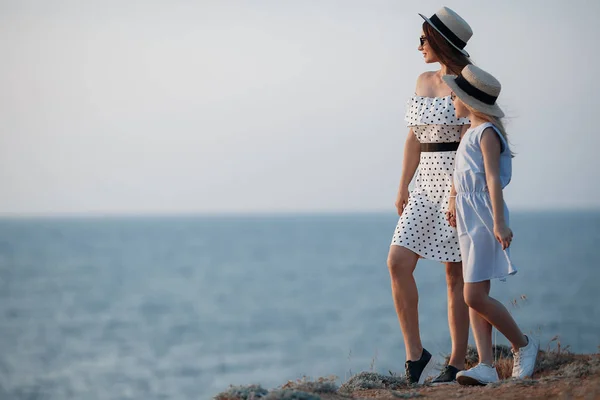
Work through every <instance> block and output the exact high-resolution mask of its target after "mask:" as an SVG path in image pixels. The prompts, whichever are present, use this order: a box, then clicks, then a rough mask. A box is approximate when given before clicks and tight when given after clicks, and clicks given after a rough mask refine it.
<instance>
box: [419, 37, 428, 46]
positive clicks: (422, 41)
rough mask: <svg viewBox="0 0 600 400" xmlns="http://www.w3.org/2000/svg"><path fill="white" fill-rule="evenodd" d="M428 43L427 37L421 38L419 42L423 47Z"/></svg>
mask: <svg viewBox="0 0 600 400" xmlns="http://www.w3.org/2000/svg"><path fill="white" fill-rule="evenodd" d="M426 41H427V38H426V37H425V36H421V37H420V38H419V42H420V43H421V46H423V45H424V44H425V42H426Z"/></svg>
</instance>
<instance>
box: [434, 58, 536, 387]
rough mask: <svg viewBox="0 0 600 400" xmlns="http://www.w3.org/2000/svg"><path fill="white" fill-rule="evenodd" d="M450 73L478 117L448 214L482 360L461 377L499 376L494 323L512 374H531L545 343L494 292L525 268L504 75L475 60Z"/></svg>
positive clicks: (456, 95)
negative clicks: (512, 193)
mask: <svg viewBox="0 0 600 400" xmlns="http://www.w3.org/2000/svg"><path fill="white" fill-rule="evenodd" d="M443 79H444V81H445V82H446V84H447V85H448V86H449V87H450V89H451V90H452V92H453V93H452V101H453V102H454V108H455V109H456V116H457V117H459V118H460V117H466V118H469V120H470V121H471V127H470V128H469V129H468V130H467V131H466V132H465V134H464V136H463V138H462V140H461V142H460V145H459V147H458V150H457V152H456V159H455V166H454V187H453V190H452V192H453V193H452V194H451V199H450V200H451V201H450V203H449V209H448V213H447V218H448V221H449V223H450V225H452V226H456V227H457V230H458V239H459V244H460V253H461V257H462V262H463V277H464V282H465V285H464V298H465V302H466V303H467V305H468V306H469V315H470V319H471V326H472V329H473V335H474V336H475V342H476V344H477V351H478V353H479V364H478V365H477V366H475V367H473V368H471V369H469V370H466V371H461V372H459V373H458V374H457V376H456V379H457V381H458V383H460V384H461V385H485V384H488V383H492V382H496V381H498V373H497V372H496V369H495V368H494V366H493V365H492V363H493V354H492V326H494V327H496V329H498V330H499V331H500V332H501V333H502V334H503V335H504V336H506V338H507V339H508V340H509V341H510V342H511V344H512V347H513V349H512V352H513V358H514V366H513V372H512V376H513V377H514V378H524V377H526V376H531V375H532V374H533V370H534V367H535V360H536V357H537V353H538V348H539V342H538V341H537V339H535V338H534V337H529V336H527V335H524V334H523V333H522V332H521V330H520V329H519V327H518V326H517V324H516V323H515V321H514V320H513V318H512V317H511V315H510V314H509V312H508V310H507V309H506V308H505V307H504V306H503V305H502V304H501V303H500V302H498V301H497V300H495V299H493V298H492V297H490V296H489V293H490V280H491V279H504V278H506V277H507V276H508V275H513V274H515V273H516V272H517V270H516V269H515V267H514V266H513V264H512V262H511V259H510V254H509V250H508V247H509V246H510V243H511V242H512V238H513V233H512V231H511V230H510V228H509V227H508V222H509V220H508V209H507V207H506V204H505V203H504V199H503V197H502V189H503V188H504V187H505V186H506V185H508V183H509V182H510V179H511V173H512V164H511V159H512V154H511V151H510V148H509V146H508V141H507V140H506V132H505V131H504V127H503V125H502V123H501V121H500V118H501V117H502V116H504V113H503V112H502V110H501V109H500V107H498V105H497V104H496V99H497V98H498V95H499V94H500V88H501V86H500V82H498V81H497V80H496V79H495V78H494V77H493V76H491V75H490V74H489V73H487V72H485V71H483V70H481V69H480V68H478V67H476V66H474V65H467V66H466V67H465V68H464V69H463V70H462V72H461V74H460V75H459V76H453V75H446V76H444V77H443ZM455 210H456V213H455Z"/></svg>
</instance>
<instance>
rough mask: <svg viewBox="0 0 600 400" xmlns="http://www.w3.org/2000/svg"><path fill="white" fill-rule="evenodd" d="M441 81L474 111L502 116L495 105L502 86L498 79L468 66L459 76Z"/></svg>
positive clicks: (473, 66)
mask: <svg viewBox="0 0 600 400" xmlns="http://www.w3.org/2000/svg"><path fill="white" fill-rule="evenodd" d="M442 79H443V80H444V82H446V85H448V86H449V87H450V89H452V91H453V92H454V93H455V94H456V96H457V97H458V98H459V99H461V100H462V102H463V103H465V104H466V105H468V106H469V107H471V108H473V109H474V110H477V111H481V112H482V113H484V114H487V115H491V116H494V117H503V116H504V112H503V111H502V110H501V109H500V107H499V106H498V104H496V99H497V98H498V95H500V89H501V88H502V86H501V85H500V82H498V79H496V78H494V77H493V76H492V75H491V74H489V73H487V72H485V71H484V70H482V69H481V68H479V67H477V66H475V65H472V64H469V65H467V66H466V67H465V68H463V70H462V71H461V73H460V75H458V76H456V75H444V76H443V77H442Z"/></svg>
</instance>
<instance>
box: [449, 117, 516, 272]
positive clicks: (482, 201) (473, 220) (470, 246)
mask: <svg viewBox="0 0 600 400" xmlns="http://www.w3.org/2000/svg"><path fill="white" fill-rule="evenodd" d="M490 127H491V128H493V129H494V131H495V132H497V133H498V137H499V138H500V141H501V142H502V152H501V153H500V183H501V186H502V188H503V189H504V188H505V187H506V185H508V184H509V182H510V180H511V176H512V157H511V154H510V150H509V149H508V146H507V143H506V140H505V139H504V137H503V136H502V135H501V134H500V132H498V131H497V129H496V127H495V126H494V125H492V124H491V123H485V124H481V125H479V126H477V127H475V128H473V129H469V130H467V132H466V133H465V135H464V137H463V139H462V140H461V142H460V146H459V147H458V150H457V152H456V161H455V165H456V166H455V169H454V188H455V189H456V225H457V229H458V239H459V243H460V252H461V255H462V260H463V278H464V281H465V282H467V283H474V282H481V281H487V280H491V279H501V280H504V279H505V278H506V277H507V276H509V275H513V274H516V273H517V269H516V268H515V266H514V265H513V263H512V261H511V259H510V247H509V248H508V249H506V250H502V245H501V244H500V243H498V241H497V240H496V238H495V237H494V214H493V211H492V202H491V199H490V193H489V191H488V187H487V183H486V178H485V166H484V163H483V153H482V152H481V145H480V142H481V135H482V134H483V131H484V130H485V129H486V128H490ZM504 219H505V220H506V223H507V224H509V213H508V208H507V207H506V203H504ZM509 226H510V225H509Z"/></svg>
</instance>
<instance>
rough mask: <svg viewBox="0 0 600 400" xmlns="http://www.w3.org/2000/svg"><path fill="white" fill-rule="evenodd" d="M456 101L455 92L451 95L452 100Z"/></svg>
mask: <svg viewBox="0 0 600 400" xmlns="http://www.w3.org/2000/svg"><path fill="white" fill-rule="evenodd" d="M455 99H456V95H455V94H454V92H452V93H450V100H452V101H454V100H455Z"/></svg>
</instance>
